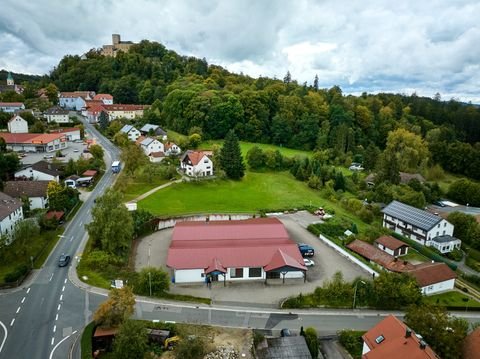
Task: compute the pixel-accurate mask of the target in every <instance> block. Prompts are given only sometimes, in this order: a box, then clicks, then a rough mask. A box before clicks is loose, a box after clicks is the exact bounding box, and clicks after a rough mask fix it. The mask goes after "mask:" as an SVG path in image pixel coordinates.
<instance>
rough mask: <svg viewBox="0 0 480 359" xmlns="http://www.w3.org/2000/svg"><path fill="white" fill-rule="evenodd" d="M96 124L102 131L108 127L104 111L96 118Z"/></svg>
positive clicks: (106, 115)
mask: <svg viewBox="0 0 480 359" xmlns="http://www.w3.org/2000/svg"><path fill="white" fill-rule="evenodd" d="M98 124H99V125H100V128H101V129H102V131H105V130H106V129H107V127H108V125H109V119H108V114H107V113H106V112H105V111H101V112H100V115H99V116H98Z"/></svg>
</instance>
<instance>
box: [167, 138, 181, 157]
mask: <svg viewBox="0 0 480 359" xmlns="http://www.w3.org/2000/svg"><path fill="white" fill-rule="evenodd" d="M164 148H165V154H166V155H167V156H176V155H179V154H180V153H181V152H182V149H181V148H180V147H178V146H177V144H175V143H173V142H170V141H168V142H166V143H165V145H164Z"/></svg>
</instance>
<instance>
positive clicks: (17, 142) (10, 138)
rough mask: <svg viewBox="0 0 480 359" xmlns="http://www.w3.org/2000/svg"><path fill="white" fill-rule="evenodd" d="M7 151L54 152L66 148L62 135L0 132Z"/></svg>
mask: <svg viewBox="0 0 480 359" xmlns="http://www.w3.org/2000/svg"><path fill="white" fill-rule="evenodd" d="M0 137H1V138H3V139H4V140H5V143H6V144H7V149H9V150H12V151H15V152H55V151H57V150H62V149H64V148H67V147H68V145H67V139H66V137H65V135H64V134H63V133H5V132H0Z"/></svg>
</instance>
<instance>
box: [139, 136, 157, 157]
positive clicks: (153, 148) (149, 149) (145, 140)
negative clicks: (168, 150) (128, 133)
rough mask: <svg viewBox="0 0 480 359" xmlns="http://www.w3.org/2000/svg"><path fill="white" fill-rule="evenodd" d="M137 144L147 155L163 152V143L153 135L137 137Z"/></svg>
mask: <svg viewBox="0 0 480 359" xmlns="http://www.w3.org/2000/svg"><path fill="white" fill-rule="evenodd" d="M137 144H138V145H139V146H140V148H141V149H142V151H143V152H144V153H145V154H146V155H147V156H149V155H150V153H154V152H162V153H163V152H164V147H163V143H161V142H160V141H159V140H157V139H156V138H153V137H143V136H140V137H139V138H138V139H137Z"/></svg>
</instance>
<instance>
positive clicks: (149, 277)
mask: <svg viewBox="0 0 480 359" xmlns="http://www.w3.org/2000/svg"><path fill="white" fill-rule="evenodd" d="M148 284H149V286H150V297H151V296H152V274H151V273H150V272H148Z"/></svg>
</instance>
